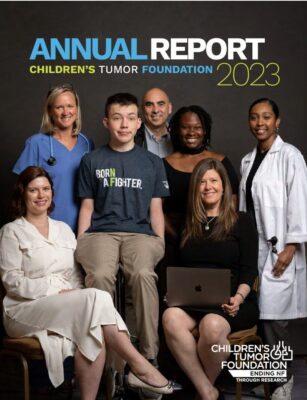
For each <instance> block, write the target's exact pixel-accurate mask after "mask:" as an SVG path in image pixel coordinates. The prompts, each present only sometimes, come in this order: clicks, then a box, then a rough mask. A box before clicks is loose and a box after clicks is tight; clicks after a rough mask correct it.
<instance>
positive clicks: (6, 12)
mask: <svg viewBox="0 0 307 400" xmlns="http://www.w3.org/2000/svg"><path fill="white" fill-rule="evenodd" d="M305 18H306V3H301V2H1V3H0V30H1V35H0V48H1V53H0V57H1V62H0V76H1V87H0V93H1V106H0V135H1V194H2V195H1V200H0V210H1V225H2V224H3V223H4V222H6V221H7V218H8V215H7V204H8V201H9V193H10V191H11V187H12V184H13V175H12V173H11V170H12V166H13V164H14V162H15V160H16V159H17V157H18V155H19V154H20V151H21V150H22V147H23V144H24V141H25V140H26V138H27V137H29V136H30V135H31V134H33V133H36V132H38V131H39V127H40V121H41V116H42V104H43V99H44V96H45V95H46V93H47V91H48V88H49V87H50V86H52V85H55V84H60V83H64V82H69V83H72V84H73V85H74V87H75V88H76V90H77V92H78V93H79V95H80V98H81V106H82V116H83V128H82V131H83V132H84V133H86V134H87V135H88V136H90V137H91V138H92V139H93V140H94V142H95V144H96V146H99V145H101V144H103V143H105V142H106V140H107V133H106V131H105V130H104V129H103V128H102V123H101V120H102V117H103V106H104V102H105V99H106V97H107V96H109V95H111V94H113V93H115V92H119V91H128V92H132V93H134V94H136V95H137V96H138V97H139V98H140V99H141V96H142V94H143V93H144V91H146V90H147V89H148V88H150V87H157V86H158V87H161V88H163V89H164V90H166V92H167V93H168V94H169V96H170V98H171V100H172V102H173V104H174V109H175V110H176V109H177V108H179V107H181V106H183V105H189V104H199V105H202V106H203V107H205V108H206V109H207V111H209V112H210V113H211V115H212V117H213V121H214V124H213V130H212V147H213V149H215V150H216V151H219V152H222V153H225V154H227V156H228V157H229V158H230V159H231V161H232V162H233V164H234V165H235V167H236V169H237V171H239V165H240V160H241V158H242V156H243V155H244V154H246V153H247V152H248V151H250V150H251V148H252V147H253V146H254V145H255V142H254V140H253V138H252V136H251V134H250V133H249V130H248V123H247V111H248V107H249V105H250V103H251V102H252V101H253V100H255V99H256V98H259V97H264V96H265V97H271V98H273V99H275V100H276V102H277V103H278V105H279V106H280V110H281V118H282V124H281V129H280V133H281V135H282V137H283V138H284V139H285V140H286V141H288V142H290V143H292V144H294V145H295V146H297V147H298V148H300V149H301V151H302V153H303V154H304V156H305V158H306V155H307V142H306V138H305V135H306V107H304V105H305V100H306V86H305V76H304V75H305V73H306V72H305V71H306V19H305ZM39 37H40V38H44V39H46V40H47V39H49V38H52V37H53V38H58V39H60V40H62V39H64V38H65V37H68V38H72V37H75V38H80V39H85V38H99V40H101V43H102V46H103V43H104V39H105V38H107V37H108V38H113V39H116V38H119V37H122V38H126V39H127V40H130V38H137V40H138V46H139V52H140V53H144V52H145V53H146V52H147V53H148V50H149V44H150V39H151V38H166V39H170V38H203V39H204V40H206V41H208V40H209V39H211V38H222V39H224V40H227V38H265V39H266V43H265V44H264V45H261V46H260V47H259V49H260V50H259V59H258V62H259V63H260V64H262V66H263V68H265V69H266V68H267V65H268V64H270V63H273V64H274V65H275V64H278V67H279V68H280V71H279V72H278V75H279V77H280V83H279V84H278V85H276V86H269V85H268V84H264V85H263V86H252V85H251V81H254V80H255V79H256V78H255V73H256V70H257V68H258V69H259V68H262V67H261V66H259V65H258V66H256V67H255V70H253V71H250V74H251V77H250V79H249V80H246V74H247V71H246V69H247V68H250V66H251V64H252V63H253V61H252V60H251V54H250V52H247V58H248V59H247V61H245V62H243V64H244V63H245V64H246V65H247V67H246V65H241V66H238V67H236V73H235V80H236V82H237V84H232V86H218V82H219V81H221V80H222V78H223V77H225V76H226V74H227V71H228V70H227V68H229V67H228V66H227V65H224V66H220V67H219V68H220V69H219V70H217V68H218V65H219V64H220V63H222V62H226V63H227V62H228V60H227V59H223V60H219V61H216V60H215V61H213V60H210V59H209V58H208V57H207V55H206V53H205V52H204V53H200V54H198V55H197V57H196V58H195V60H193V61H192V60H189V61H176V60H172V61H164V60H157V61H155V62H150V61H148V62H142V61H131V60H130V61H129V60H124V59H123V58H118V59H117V60H115V61H111V60H106V61H97V60H93V61H82V60H77V61H74V62H67V61H66V62H65V61H63V60H61V59H60V58H57V60H55V61H50V62H48V61H44V60H42V58H40V59H37V60H36V61H35V62H34V61H31V60H29V57H30V53H31V50H32V48H33V46H34V43H35V40H36V39H37V38H39ZM238 62H240V60H238V59H236V60H233V61H229V64H231V68H234V66H235V65H236V64H237V63H238ZM146 63H147V64H155V65H157V64H161V65H170V64H176V65H183V64H189V65H200V64H201V65H212V66H213V68H214V72H213V73H212V74H211V75H210V74H141V73H137V74H114V73H113V74H106V73H100V72H99V71H98V68H97V66H98V65H109V66H110V65H133V64H135V65H139V66H140V65H141V64H146ZM33 64H34V65H38V64H41V65H52V66H54V65H64V64H66V65H70V64H76V65H82V64H92V65H95V66H96V72H95V73H94V74H88V73H87V74H53V73H46V74H35V73H32V74H31V73H30V72H29V68H30V66H31V65H33ZM274 65H273V67H272V66H271V67H269V68H274ZM271 72H272V73H274V70H271ZM253 74H254V75H253ZM273 78H274V77H273ZM273 78H272V76H270V71H268V70H266V71H265V72H264V75H263V76H262V77H261V79H260V81H258V83H259V82H264V81H265V79H267V81H268V82H269V83H270V82H272V80H271V79H273ZM226 82H228V83H229V82H230V80H229V79H227V80H226ZM245 82H246V84H245ZM273 82H274V80H273ZM299 340H300V338H298V342H299ZM298 342H296V343H298Z"/></svg>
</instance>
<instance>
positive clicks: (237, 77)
mask: <svg viewBox="0 0 307 400" xmlns="http://www.w3.org/2000/svg"><path fill="white" fill-rule="evenodd" d="M217 71H220V72H221V73H222V75H223V76H222V77H221V79H220V80H219V82H218V83H217V86H278V85H279V84H280V67H279V64H277V63H275V62H270V63H268V64H263V63H260V62H254V63H253V64H250V65H249V64H246V63H243V62H239V63H237V64H234V65H231V64H229V63H226V62H223V63H220V64H218V66H217Z"/></svg>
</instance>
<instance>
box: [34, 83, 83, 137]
mask: <svg viewBox="0 0 307 400" xmlns="http://www.w3.org/2000/svg"><path fill="white" fill-rule="evenodd" d="M65 92H70V93H72V94H73V95H74V97H75V100H76V105H77V119H76V121H75V122H74V126H73V130H74V134H75V135H78V134H79V133H80V131H81V108H80V99H79V96H78V94H77V92H76V91H75V90H74V88H73V86H72V85H70V84H64V85H59V86H54V87H52V88H51V89H50V90H49V92H48V94H47V97H46V100H45V103H44V112H43V118H42V123H41V130H42V132H49V133H50V132H52V131H53V130H54V123H53V121H52V118H51V116H50V109H51V106H52V104H53V102H54V100H55V99H56V98H57V97H58V96H59V95H60V94H62V93H65Z"/></svg>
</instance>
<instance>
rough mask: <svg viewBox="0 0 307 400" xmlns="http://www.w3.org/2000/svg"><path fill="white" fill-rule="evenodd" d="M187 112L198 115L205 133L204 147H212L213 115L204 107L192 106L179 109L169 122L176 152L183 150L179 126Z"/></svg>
mask: <svg viewBox="0 0 307 400" xmlns="http://www.w3.org/2000/svg"><path fill="white" fill-rule="evenodd" d="M187 112H192V113H195V114H197V116H198V118H199V119H200V122H201V125H202V128H203V130H204V132H205V137H204V145H205V147H207V146H210V140H211V126H212V118H211V115H210V114H209V113H207V111H206V110H205V109H203V108H202V107H200V106H196V105H191V106H184V107H181V108H179V110H178V111H176V112H175V114H174V115H173V116H172V118H171V120H170V122H169V132H170V134H171V139H172V143H173V147H174V150H175V151H180V150H181V149H182V144H181V142H180V137H179V129H180V128H179V125H180V120H181V117H182V116H183V114H185V113H187Z"/></svg>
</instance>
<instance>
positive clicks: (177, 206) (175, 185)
mask: <svg viewBox="0 0 307 400" xmlns="http://www.w3.org/2000/svg"><path fill="white" fill-rule="evenodd" d="M163 161H164V166H165V171H166V175H167V180H168V184H169V191H170V197H166V198H165V200H164V210H165V212H166V213H168V212H176V213H181V214H185V213H186V207H187V204H188V193H189V185H190V179H191V175H192V173H191V172H183V171H178V170H177V169H175V168H173V167H172V166H171V165H170V164H169V163H168V162H167V161H166V160H165V159H163ZM222 164H223V165H224V167H225V169H226V171H227V173H228V177H229V180H230V183H231V187H232V192H233V194H238V187H239V181H238V177H237V175H236V172H235V170H234V168H233V166H232V164H231V162H230V161H229V159H228V158H227V157H225V158H224V159H223V160H222Z"/></svg>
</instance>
